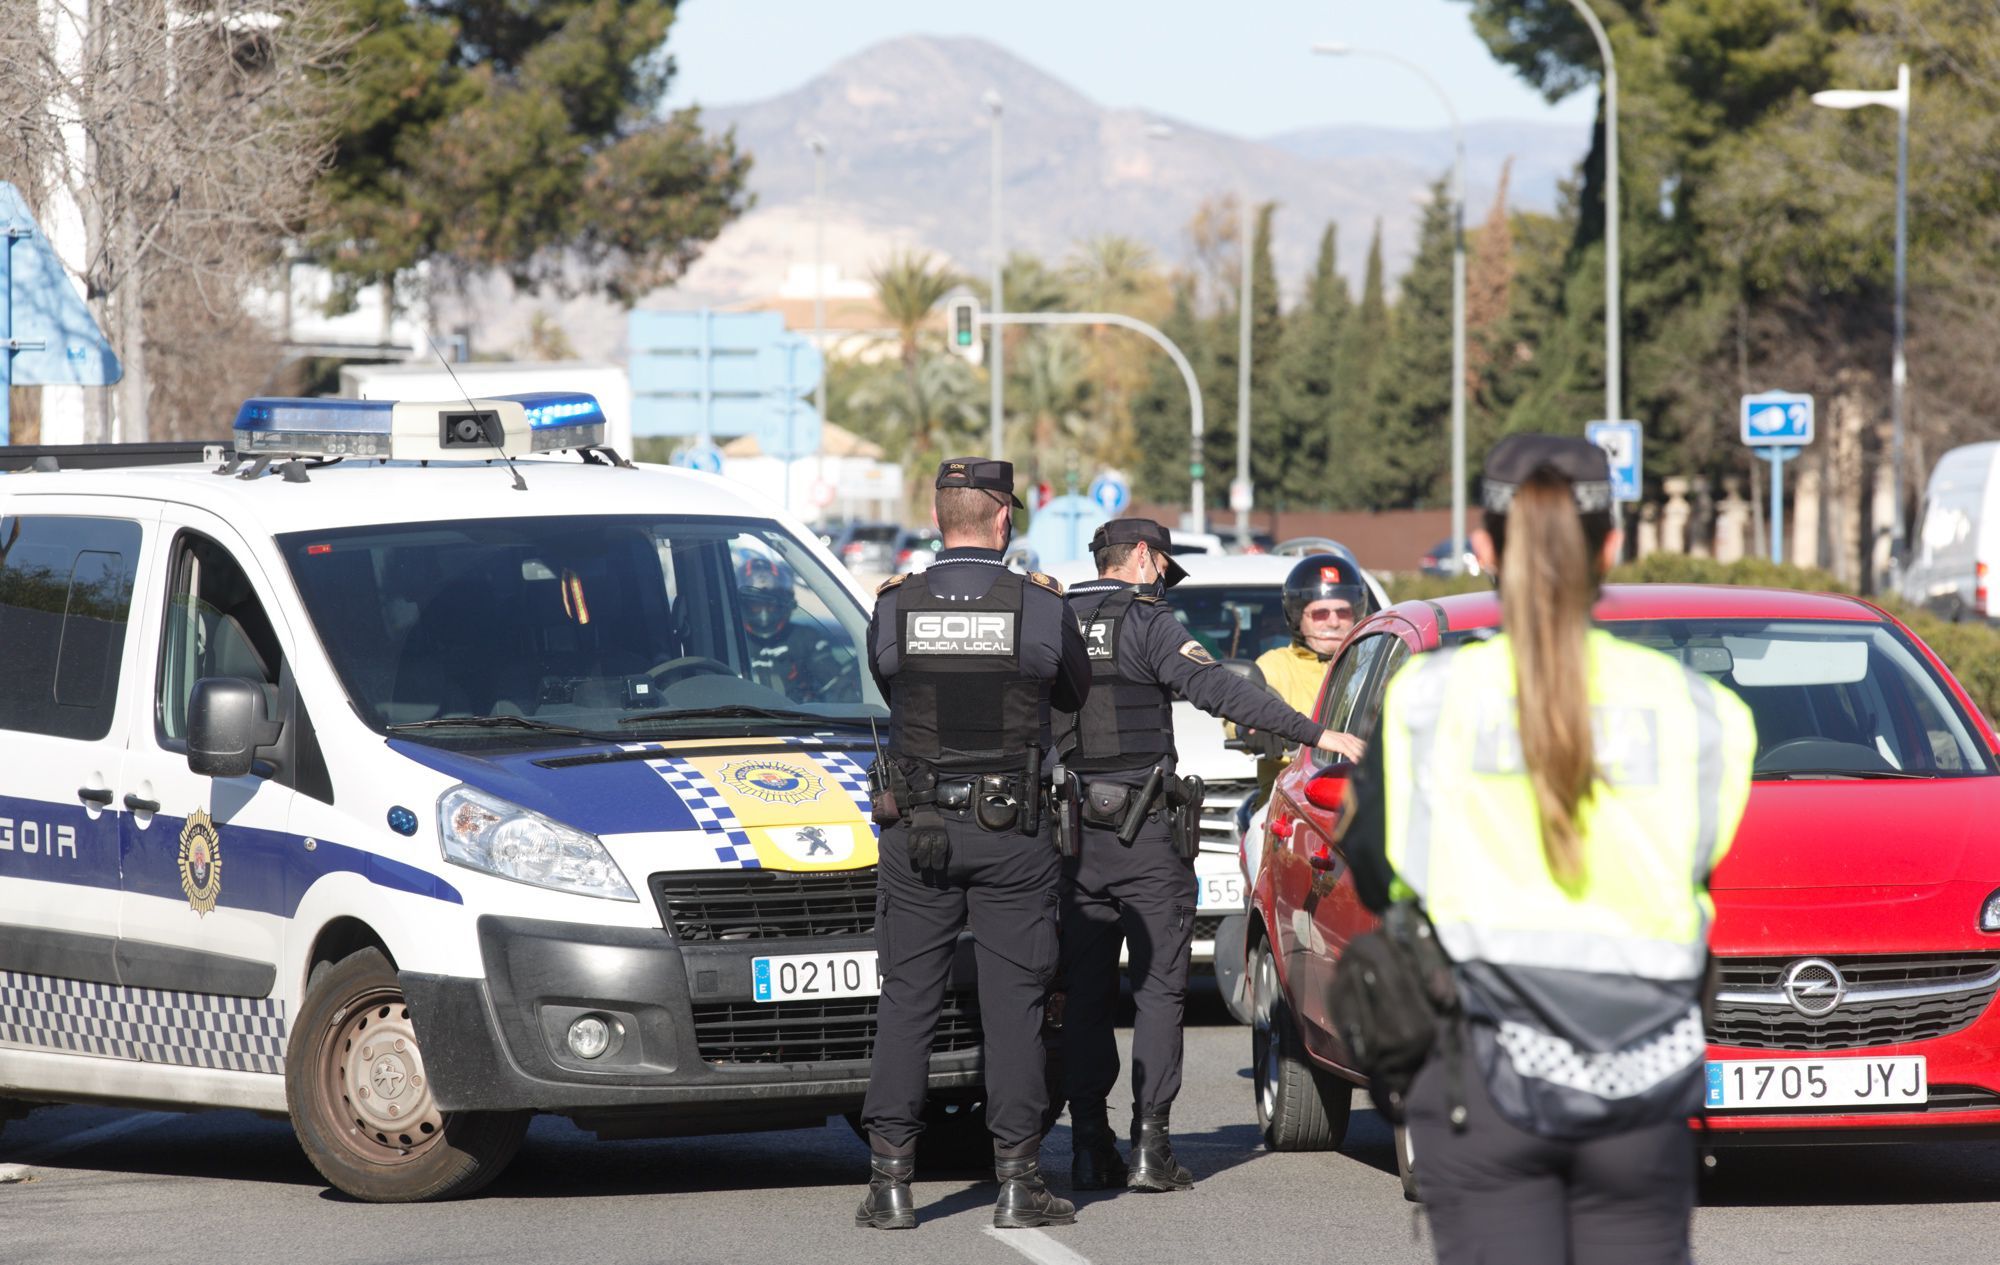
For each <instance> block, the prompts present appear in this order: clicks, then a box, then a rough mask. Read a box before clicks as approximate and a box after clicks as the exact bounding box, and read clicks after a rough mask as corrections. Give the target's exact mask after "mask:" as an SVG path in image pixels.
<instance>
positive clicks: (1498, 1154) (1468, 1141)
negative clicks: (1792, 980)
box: [1409, 1054, 1695, 1265]
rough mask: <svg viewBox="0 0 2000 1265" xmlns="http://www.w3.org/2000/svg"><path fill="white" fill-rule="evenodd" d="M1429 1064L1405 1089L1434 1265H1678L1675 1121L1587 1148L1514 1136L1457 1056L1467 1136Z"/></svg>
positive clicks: (1682, 1183)
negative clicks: (1455, 1123) (1452, 1117)
mask: <svg viewBox="0 0 2000 1265" xmlns="http://www.w3.org/2000/svg"><path fill="white" fill-rule="evenodd" d="M1446 1096H1447V1091H1446V1087H1445V1074H1444V1070H1443V1068H1442V1067H1440V1066H1439V1065H1438V1064H1437V1063H1436V1062H1433V1063H1431V1064H1430V1065H1429V1066H1427V1067H1425V1068H1424V1070H1423V1071H1421V1072H1419V1073H1418V1074H1417V1080H1416V1083H1415V1084H1414V1085H1412V1086H1411V1087H1410V1106H1409V1126H1410V1142H1411V1150H1412V1151H1413V1153H1414V1158H1415V1162H1416V1172H1417V1186H1418V1189H1419V1190H1420V1191H1421V1192H1422V1195H1423V1201H1424V1211H1425V1212H1426V1213H1428V1214H1429V1216H1430V1223H1431V1237H1432V1239H1433V1240H1434V1242H1435V1244H1436V1246H1437V1258H1438V1261H1439V1262H1440V1265H1564V1263H1565V1262H1567V1263H1568V1265H1687V1262H1688V1260H1689V1256H1688V1221H1689V1218H1690V1217H1691V1216H1692V1215H1693V1212H1694V1186H1695V1172H1694V1165H1695V1141H1694V1135H1693V1132H1692V1131H1691V1130H1690V1129H1689V1128H1688V1126H1687V1122H1686V1121H1685V1120H1669V1121H1666V1122H1664V1123H1662V1124H1657V1125H1652V1126H1649V1127H1647V1128H1644V1129H1635V1130H1632V1131H1631V1132H1628V1133H1616V1134H1611V1135H1609V1136H1606V1137H1602V1138H1593V1139H1591V1140H1589V1141H1586V1142H1557V1141H1551V1140H1549V1139H1547V1138H1542V1137H1538V1136H1536V1135H1534V1134H1532V1133H1528V1132H1526V1131H1525V1130H1523V1129H1520V1128H1517V1127H1516V1126H1515V1125H1514V1124H1513V1123H1512V1122H1510V1121H1508V1120H1507V1119H1506V1118H1504V1117H1503V1116H1501V1115H1500V1114H1499V1113H1498V1112H1497V1111H1495V1110H1494V1108H1493V1102H1492V1100H1491V1099H1490V1098H1488V1097H1487V1094H1486V1086H1485V1083H1484V1081H1483V1079H1482V1078H1481V1077H1480V1076H1479V1074H1478V1072H1477V1070H1476V1069H1475V1068H1473V1067H1472V1065H1471V1060H1470V1055H1469V1054H1468V1056H1467V1066H1466V1077H1465V1106H1466V1112H1467V1120H1466V1128H1465V1132H1463V1133H1454V1132H1453V1131H1452V1128H1451V1125H1450V1123H1449V1122H1448V1121H1447V1120H1446V1115H1445V1113H1446V1111H1447V1110H1448V1108H1447V1104H1446V1101H1445V1099H1446Z"/></svg>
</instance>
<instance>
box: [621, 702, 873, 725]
mask: <svg viewBox="0 0 2000 1265" xmlns="http://www.w3.org/2000/svg"><path fill="white" fill-rule="evenodd" d="M662 720H788V721H797V722H800V723H803V724H809V725H865V724H867V723H868V718H867V717H866V716H822V715H820V714H819V713H818V712H798V711H787V710H785V709H784V708H779V707H753V706H750V705H749V704H747V703H735V704H731V705H729V706H726V707H689V708H684V709H678V710H667V711H658V712H641V713H639V714H638V715H637V716H621V717H619V718H618V723H619V724H621V725H643V724H647V723H650V722H653V721H662Z"/></svg>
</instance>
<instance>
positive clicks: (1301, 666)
mask: <svg viewBox="0 0 2000 1265" xmlns="http://www.w3.org/2000/svg"><path fill="white" fill-rule="evenodd" d="M1327 663H1328V660H1325V659H1322V658H1320V657H1319V656H1318V655H1316V654H1314V653H1313V652H1312V651H1310V650H1308V649H1306V648H1305V647H1304V646H1302V645H1300V644H1299V643H1297V642H1296V641H1295V642H1292V643H1291V644H1290V645H1285V646H1280V647H1278V648H1277V649H1276V650H1266V651H1265V652H1264V653H1263V654H1260V655H1258V656H1257V670H1258V671H1259V672H1262V673H1263V674H1264V684H1266V685H1268V686H1270V687H1271V688H1272V689H1274V690H1276V691H1277V692H1278V697H1279V698H1282V699H1284V700H1285V702H1286V703H1288V704H1290V705H1291V706H1292V708H1293V709H1294V710H1296V711H1301V712H1304V713H1305V714H1306V715H1308V716H1310V715H1312V714H1313V704H1315V703H1317V702H1318V701H1319V687H1320V686H1321V685H1322V684H1324V683H1325V681H1326V669H1327ZM1294 750H1295V748H1292V747H1287V748H1285V753H1284V755H1282V756H1280V757H1279V758H1277V759H1274V760H1259V761H1258V762H1257V785H1258V786H1260V787H1262V788H1263V789H1264V790H1266V791H1268V790H1270V788H1271V783H1272V782H1273V781H1274V780H1275V779H1276V778H1277V776H1278V770H1280V769H1282V768H1284V767H1285V766H1286V765H1287V764H1290V763H1291V762H1292V752H1293V751H1294Z"/></svg>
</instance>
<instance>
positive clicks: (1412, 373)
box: [1366, 179, 1457, 508]
mask: <svg viewBox="0 0 2000 1265" xmlns="http://www.w3.org/2000/svg"><path fill="white" fill-rule="evenodd" d="M1456 232H1457V225H1456V220H1455V216H1454V214H1453V208H1452V204H1451V200H1450V198H1448V197H1447V196H1446V195H1445V181H1444V180H1443V179H1439V180H1438V182H1437V183H1436V184H1434V185H1432V186H1431V201H1430V205H1429V206H1427V207H1426V208H1425V209H1424V219H1423V227H1422V228H1421V229H1420V230H1419V231H1418V236H1417V254H1416V257H1415V258H1414V259H1412V260H1411V261H1410V270H1409V271H1408V272H1406V273H1404V274H1403V285H1402V293H1401V294H1400V295H1399V296H1398V298H1397V301H1396V320H1395V327H1394V330H1393V331H1392V333H1391V335H1390V338H1389V342H1388V346H1387V347H1386V348H1385V349H1384V352H1383V355H1382V361H1381V368H1380V371H1379V372H1378V374H1377V375H1376V379H1375V383H1374V392H1373V398H1372V400H1371V402H1370V407H1369V411H1368V416H1369V418H1370V420H1371V426H1370V430H1371V432H1372V433H1371V434H1370V436H1369V442H1370V443H1372V444H1373V445H1374V450H1373V451H1372V452H1371V453H1369V454H1368V460H1367V462H1366V468H1367V469H1368V470H1369V471H1370V472H1371V474H1372V475H1373V477H1374V479H1375V486H1374V487H1373V488H1372V489H1370V490H1369V491H1370V497H1369V502H1370V504H1371V505H1373V506H1374V507H1376V508H1384V507H1388V506H1404V505H1419V506H1420V505H1424V504H1429V503H1434V502H1436V501H1439V500H1449V497H1450V489H1449V487H1448V486H1447V484H1448V480H1449V477H1450V475H1449V471H1450V468H1451V332H1452V331H1451V256H1452V239H1453V237H1454V235H1455V234H1456Z"/></svg>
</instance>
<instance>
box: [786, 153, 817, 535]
mask: <svg viewBox="0 0 2000 1265" xmlns="http://www.w3.org/2000/svg"><path fill="white" fill-rule="evenodd" d="M806 144H807V145H808V146H810V147H811V149H812V155H813V346H814V347H815V348H817V349H818V351H819V354H820V366H821V367H820V371H819V385H818V386H816V387H814V388H813V408H815V409H816V410H818V412H819V416H820V420H821V421H822V422H824V421H825V420H826V367H825V366H826V137H824V136H821V135H819V134H818V133H817V132H815V133H814V134H813V135H811V136H809V137H807V138H806ZM813 464H814V465H815V466H817V467H818V470H817V474H818V482H820V483H825V482H826V457H825V456H824V448H823V447H822V452H821V453H820V454H815V458H814V463H813ZM791 503H792V482H791V474H790V471H789V470H788V471H787V472H786V475H785V504H786V505H790V504H791ZM815 508H818V507H817V506H815Z"/></svg>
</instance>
